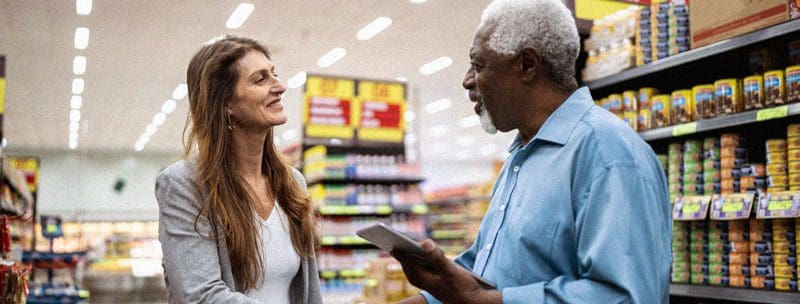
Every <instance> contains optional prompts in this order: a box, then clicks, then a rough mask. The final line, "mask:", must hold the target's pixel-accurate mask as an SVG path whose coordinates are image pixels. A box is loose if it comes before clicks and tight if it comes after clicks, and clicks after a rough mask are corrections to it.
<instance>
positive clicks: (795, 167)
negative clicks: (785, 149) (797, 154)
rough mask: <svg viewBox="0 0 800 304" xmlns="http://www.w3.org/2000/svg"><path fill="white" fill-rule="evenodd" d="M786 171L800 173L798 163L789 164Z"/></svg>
mask: <svg viewBox="0 0 800 304" xmlns="http://www.w3.org/2000/svg"><path fill="white" fill-rule="evenodd" d="M787 169H788V171H789V172H800V161H793V162H789V166H788V167H787Z"/></svg>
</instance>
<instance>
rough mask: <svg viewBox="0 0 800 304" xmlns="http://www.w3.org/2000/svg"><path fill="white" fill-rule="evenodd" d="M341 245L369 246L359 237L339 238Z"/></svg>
mask: <svg viewBox="0 0 800 304" xmlns="http://www.w3.org/2000/svg"><path fill="white" fill-rule="evenodd" d="M339 244H342V245H361V244H368V242H367V241H366V240H364V239H362V238H360V237H357V236H343V237H340V238H339Z"/></svg>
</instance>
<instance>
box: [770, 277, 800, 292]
mask: <svg viewBox="0 0 800 304" xmlns="http://www.w3.org/2000/svg"><path fill="white" fill-rule="evenodd" d="M792 281H794V285H795V286H796V285H797V279H792V278H781V277H776V278H775V290H780V291H790V290H791V286H792V284H791V283H792Z"/></svg>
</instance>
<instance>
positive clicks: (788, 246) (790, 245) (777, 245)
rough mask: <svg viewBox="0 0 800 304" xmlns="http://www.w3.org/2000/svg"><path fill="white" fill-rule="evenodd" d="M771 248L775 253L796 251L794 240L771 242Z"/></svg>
mask: <svg viewBox="0 0 800 304" xmlns="http://www.w3.org/2000/svg"><path fill="white" fill-rule="evenodd" d="M772 250H773V252H774V253H775V254H794V253H795V252H797V245H796V244H795V242H773V243H772Z"/></svg>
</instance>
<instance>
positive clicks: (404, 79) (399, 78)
mask: <svg viewBox="0 0 800 304" xmlns="http://www.w3.org/2000/svg"><path fill="white" fill-rule="evenodd" d="M394 80H397V81H402V82H408V78H405V77H402V76H400V77H397V78H395V79H394Z"/></svg>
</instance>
